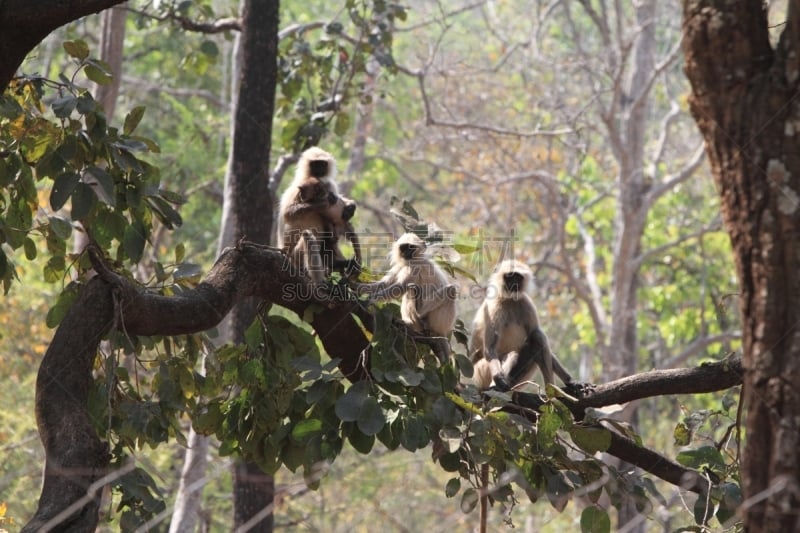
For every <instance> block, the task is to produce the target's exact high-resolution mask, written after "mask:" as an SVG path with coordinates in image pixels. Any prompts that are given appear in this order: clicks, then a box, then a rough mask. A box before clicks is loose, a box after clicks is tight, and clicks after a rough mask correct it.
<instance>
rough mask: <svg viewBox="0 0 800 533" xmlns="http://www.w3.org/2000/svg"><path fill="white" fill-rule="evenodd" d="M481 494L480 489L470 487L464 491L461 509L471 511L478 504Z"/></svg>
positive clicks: (466, 511)
mask: <svg viewBox="0 0 800 533" xmlns="http://www.w3.org/2000/svg"><path fill="white" fill-rule="evenodd" d="M478 500H479V495H478V491H477V490H475V489H473V488H469V489H467V490H465V491H464V494H463V496H461V511H462V512H464V513H469V512H471V511H472V510H473V509H475V507H476V506H477V505H478Z"/></svg>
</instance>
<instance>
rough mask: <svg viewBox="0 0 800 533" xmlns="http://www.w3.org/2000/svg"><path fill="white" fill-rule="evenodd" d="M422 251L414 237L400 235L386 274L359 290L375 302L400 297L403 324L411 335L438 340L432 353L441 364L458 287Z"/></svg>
mask: <svg viewBox="0 0 800 533" xmlns="http://www.w3.org/2000/svg"><path fill="white" fill-rule="evenodd" d="M425 249H426V246H425V242H423V240H422V239H420V238H419V237H418V236H417V235H415V234H413V233H405V234H403V235H402V236H401V237H400V238H399V239H397V241H396V242H395V243H394V245H393V246H392V259H391V267H390V269H389V272H388V273H387V274H386V275H385V276H384V277H383V279H381V280H380V281H377V282H375V283H368V284H362V285H360V286H359V289H360V290H361V291H363V292H366V293H367V294H369V295H370V296H371V297H372V299H374V300H377V301H381V300H391V299H397V298H401V297H402V300H401V302H400V315H401V317H402V319H403V322H405V323H406V325H408V327H409V328H410V329H411V330H412V331H414V332H415V333H419V334H421V335H423V336H426V337H438V338H441V340H442V343H441V348H439V349H435V351H436V352H437V354H438V355H439V356H440V358H441V359H442V361H443V362H444V361H446V359H447V358H448V357H449V354H450V344H449V342H448V338H449V337H450V334H451V333H452V332H453V326H454V324H455V321H456V298H457V297H458V286H457V285H455V284H451V283H449V280H448V278H447V274H446V273H445V272H444V270H442V269H441V267H439V265H437V264H436V263H435V262H434V261H433V260H432V259H430V258H428V257H426V256H425V255H424V254H425ZM437 348H438V346H437Z"/></svg>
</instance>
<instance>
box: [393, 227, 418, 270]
mask: <svg viewBox="0 0 800 533" xmlns="http://www.w3.org/2000/svg"><path fill="white" fill-rule="evenodd" d="M425 248H426V246H425V241H423V240H422V239H420V238H419V237H418V236H417V235H416V234H415V233H404V234H403V235H401V236H400V238H399V239H397V241H396V242H395V243H394V253H393V256H394V257H392V262H393V263H397V262H398V261H401V260H405V261H410V260H412V259H419V258H420V257H422V254H423V253H425Z"/></svg>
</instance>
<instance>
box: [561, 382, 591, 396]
mask: <svg viewBox="0 0 800 533" xmlns="http://www.w3.org/2000/svg"><path fill="white" fill-rule="evenodd" d="M594 390H595V386H594V384H593V383H583V382H581V381H570V382H569V383H565V384H564V392H566V393H567V394H569V395H570V396H575V397H576V398H583V397H584V396H588V395H590V394H591V393H593V392H594Z"/></svg>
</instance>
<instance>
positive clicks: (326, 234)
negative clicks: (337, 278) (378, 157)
mask: <svg viewBox="0 0 800 533" xmlns="http://www.w3.org/2000/svg"><path fill="white" fill-rule="evenodd" d="M355 210H356V204H355V202H354V201H352V200H350V199H347V198H344V197H342V196H340V195H339V188H338V186H337V184H336V160H335V159H334V158H333V156H332V155H331V154H329V153H328V152H326V151H325V150H322V149H321V148H318V147H312V148H309V149H308V150H306V151H305V152H303V154H302V155H301V156H300V159H299V161H298V162H297V169H296V171H295V175H294V179H293V180H292V183H291V184H289V187H287V189H286V191H284V193H283V195H282V196H281V202H280V212H279V216H278V247H280V248H282V249H283V250H284V252H286V253H287V254H288V256H289V258H290V260H291V261H292V263H293V264H294V265H295V266H296V267H298V268H300V269H304V270H305V271H306V272H307V273H308V274H309V275H310V276H311V278H312V279H313V280H314V281H315V282H317V283H318V282H321V281H322V280H323V279H324V278H325V276H327V275H328V274H329V273H330V272H331V271H332V270H333V269H337V268H338V269H342V268H344V269H346V270H350V269H352V268H353V267H354V265H353V261H351V260H348V259H346V258H345V257H344V254H342V251H341V249H340V248H339V239H340V238H341V237H345V238H346V239H348V240H349V241H350V242H351V243H352V244H353V251H354V254H355V258H354V260H355V265H358V263H360V262H361V246H360V244H359V241H358V235H357V234H356V232H355V231H354V230H353V225H352V223H351V222H350V219H351V218H352V217H353V214H354V213H355Z"/></svg>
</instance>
